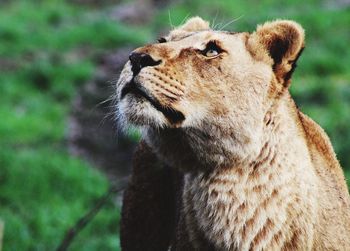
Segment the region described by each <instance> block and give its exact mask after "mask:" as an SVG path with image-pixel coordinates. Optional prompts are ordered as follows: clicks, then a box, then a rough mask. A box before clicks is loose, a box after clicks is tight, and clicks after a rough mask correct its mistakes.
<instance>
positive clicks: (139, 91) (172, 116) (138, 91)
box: [120, 79, 185, 124]
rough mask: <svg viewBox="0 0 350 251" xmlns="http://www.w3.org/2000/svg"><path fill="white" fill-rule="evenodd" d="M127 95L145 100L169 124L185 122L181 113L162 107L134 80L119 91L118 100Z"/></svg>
mask: <svg viewBox="0 0 350 251" xmlns="http://www.w3.org/2000/svg"><path fill="white" fill-rule="evenodd" d="M129 93H131V94H133V95H135V96H137V97H141V98H144V99H146V100H147V101H148V102H150V103H151V105H152V106H153V107H154V108H155V109H156V110H158V111H160V112H161V113H163V114H164V116H165V117H166V118H167V120H168V121H169V122H170V123H171V124H179V123H181V122H182V121H183V120H185V116H184V114H183V113H182V112H180V111H177V110H175V109H173V108H171V107H168V106H164V105H162V104H161V103H160V102H159V101H158V100H157V99H156V98H155V97H154V96H153V95H152V94H151V93H149V91H148V90H147V89H146V88H145V87H143V86H142V85H140V84H139V83H137V82H135V81H134V79H132V80H131V81H130V82H129V83H127V84H126V85H125V86H124V88H123V89H122V91H121V95H120V100H122V99H123V98H124V97H125V96H126V94H129Z"/></svg>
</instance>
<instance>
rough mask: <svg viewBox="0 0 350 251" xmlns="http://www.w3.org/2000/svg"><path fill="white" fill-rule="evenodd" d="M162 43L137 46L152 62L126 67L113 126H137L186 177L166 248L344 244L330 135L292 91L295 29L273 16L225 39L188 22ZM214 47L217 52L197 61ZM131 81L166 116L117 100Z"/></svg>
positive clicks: (346, 220) (343, 191) (348, 211)
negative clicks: (301, 108)
mask: <svg viewBox="0 0 350 251" xmlns="http://www.w3.org/2000/svg"><path fill="white" fill-rule="evenodd" d="M166 40H167V42H166V43H160V44H152V45H148V46H145V47H142V48H139V49H137V50H135V52H139V53H147V54H148V55H150V56H151V57H152V58H153V59H154V60H155V62H159V64H158V65H155V66H146V67H144V68H142V69H141V71H140V72H139V73H138V74H137V75H136V76H133V74H132V72H131V63H130V62H128V63H127V64H126V66H125V68H124V70H123V72H122V74H121V77H120V80H119V82H118V84H117V94H118V96H119V97H120V100H119V104H118V106H119V108H118V109H119V119H120V121H121V123H122V124H123V125H126V126H127V125H128V124H133V125H136V126H139V127H140V128H141V130H142V132H143V139H144V141H145V142H146V144H147V145H148V146H149V147H150V149H152V152H154V153H155V154H156V156H157V158H158V159H159V161H160V162H161V163H164V164H165V165H167V166H170V167H171V168H175V169H176V170H180V171H181V173H182V174H183V190H182V188H181V189H180V188H178V190H179V191H181V196H180V197H181V203H180V205H182V206H179V207H178V208H177V211H178V215H179V221H178V226H177V227H176V233H175V236H177V237H176V238H174V239H173V240H172V241H171V242H170V245H171V247H172V250H189V249H192V250H346V249H348V248H349V247H350V199H349V193H348V190H347V187H346V183H345V181H344V175H343V172H342V170H341V167H340V165H339V163H338V161H337V159H336V157H335V154H334V151H333V149H332V146H331V143H330V141H329V139H328V137H327V135H326V134H325V133H324V131H323V130H322V129H321V128H320V127H319V126H318V125H317V124H316V123H315V122H313V121H312V120H311V119H310V118H308V117H306V116H305V115H303V114H302V113H301V112H300V111H299V110H298V109H297V108H296V106H295V104H294V101H293V99H292V98H291V96H290V94H289V91H288V87H289V85H290V79H291V75H292V72H293V71H294V68H295V66H296V61H297V59H298V57H299V56H300V54H301V51H302V49H303V48H304V30H303V29H302V27H301V26H300V25H299V24H297V23H295V22H293V21H286V20H277V21H274V22H267V23H265V24H263V25H260V26H258V28H257V30H256V31H255V32H253V33H252V34H249V33H235V34H232V33H228V32H222V31H214V30H210V28H209V26H208V23H207V22H205V21H203V20H202V19H200V18H198V17H196V18H193V19H190V20H189V21H187V23H186V24H184V25H183V26H181V27H179V28H178V29H176V30H173V31H172V32H170V34H169V35H168V36H167V37H166ZM210 41H215V43H216V45H217V46H219V47H220V48H221V49H222V51H220V53H219V54H218V55H217V56H214V57H206V56H205V55H203V50H204V49H205V48H206V46H207V45H208V43H209V42H210ZM132 79H134V80H133V81H135V82H137V83H138V84H140V85H142V87H143V88H145V89H146V90H147V92H149V93H151V95H152V96H153V98H154V99H156V100H157V101H158V102H159V103H160V105H161V107H162V109H163V110H159V107H158V108H157V107H155V106H154V104H153V105H152V104H151V103H150V102H149V100H146V99H145V98H143V97H140V96H138V95H135V94H133V93H128V94H126V95H125V96H124V97H121V93H122V90H123V88H125V86H127V85H128V83H129V82H130V81H131V80H132ZM164 109H168V110H171V111H174V112H176V114H179V113H181V114H182V115H183V116H184V119H179V120H174V119H171V118H169V115H167V114H166V113H164ZM180 117H181V116H180ZM181 184H182V183H181ZM181 186H182V185H181ZM141 196H142V195H141ZM130 203H131V202H130ZM125 225H127V222H126V223H125ZM144 234H145V235H146V236H147V233H144ZM184 243H186V244H184ZM189 247H190V248H189Z"/></svg>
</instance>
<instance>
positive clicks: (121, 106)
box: [118, 94, 167, 129]
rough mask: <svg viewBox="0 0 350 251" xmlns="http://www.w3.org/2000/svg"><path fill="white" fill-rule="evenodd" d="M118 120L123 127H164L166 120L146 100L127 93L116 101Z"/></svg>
mask: <svg viewBox="0 0 350 251" xmlns="http://www.w3.org/2000/svg"><path fill="white" fill-rule="evenodd" d="M118 122H119V124H120V125H121V126H122V128H123V129H126V128H127V127H128V126H129V125H130V124H131V125H134V126H152V127H156V128H162V127H165V126H166V124H167V120H166V118H165V117H164V115H163V114H162V113H161V112H160V111H158V110H156V109H155V108H154V107H153V106H152V105H151V104H150V103H149V102H148V101H146V100H144V99H141V98H136V97H134V96H132V95H131V94H127V95H126V96H125V97H124V98H123V99H122V100H121V101H119V103H118Z"/></svg>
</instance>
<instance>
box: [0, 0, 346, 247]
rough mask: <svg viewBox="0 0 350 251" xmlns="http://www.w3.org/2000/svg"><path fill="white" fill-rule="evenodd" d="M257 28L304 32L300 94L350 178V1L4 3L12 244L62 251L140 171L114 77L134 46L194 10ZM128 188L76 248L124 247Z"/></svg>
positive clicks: (3, 164) (0, 45)
mask: <svg viewBox="0 0 350 251" xmlns="http://www.w3.org/2000/svg"><path fill="white" fill-rule="evenodd" d="M196 15H199V16H202V17H203V18H205V19H207V20H208V21H210V22H211V25H212V27H216V28H217V29H220V28H222V27H224V29H225V30H232V31H250V32H252V31H254V29H255V27H256V25H257V24H259V23H263V22H265V21H267V20H272V19H277V18H279V19H293V20H296V21H297V22H299V23H300V24H301V25H302V26H303V27H304V28H305V30H306V49H305V51H304V53H303V55H302V56H301V58H300V61H299V64H298V68H297V70H296V72H295V73H294V78H293V81H292V87H291V92H292V95H293V96H294V98H295V100H296V102H297V104H298V106H299V107H300V109H301V110H302V111H303V112H304V113H306V114H308V115H309V116H310V117H312V118H313V119H314V120H315V121H317V122H318V123H319V124H320V125H321V126H322V127H323V128H324V129H325V131H326V132H327V133H328V134H329V136H330V138H331V141H332V143H333V145H334V147H335V150H336V153H337V154H338V155H337V156H338V158H339V160H340V162H341V164H342V166H343V168H344V171H345V172H346V174H349V176H348V177H350V155H349V153H350V126H349V122H350V50H349V42H350V32H349V24H350V2H349V1H347V0H329V1H315V0H311V1H302V0H295V1H291V0H287V1H277V0H264V1H258V0H238V1H229V0H226V1H223V0H221V1H211V0H193V1H181V0H177V1H170V0H169V1H160V0H158V1H157V0H146V1H141V0H137V1H112V0H103V1H97V0H61V1H54V0H52V1H51V0H47V1H44V0H33V1H26V0H11V1H10V0H8V1H0V17H1V18H0V221H1V222H3V223H4V226H5V231H4V237H3V247H4V250H53V249H55V248H56V247H57V246H58V245H59V242H60V241H61V239H62V238H63V236H64V234H65V232H66V231H67V229H69V227H71V226H72V225H73V224H74V223H75V222H76V221H77V220H78V219H79V217H81V216H82V215H83V214H84V213H86V212H87V211H88V210H89V208H91V207H92V206H93V205H94V204H95V203H96V200H97V199H98V198H99V197H100V196H102V195H103V194H104V193H106V191H107V190H108V188H109V187H110V186H111V184H115V183H118V182H119V181H120V180H121V179H122V178H123V177H125V176H126V175H127V174H128V173H129V170H130V160H131V156H132V152H133V149H134V146H135V144H136V143H137V141H138V139H139V134H138V132H137V131H133V130H130V133H129V134H128V136H123V135H121V134H120V133H119V132H118V128H117V125H116V123H115V121H114V114H113V108H114V106H115V104H114V103H113V101H112V99H113V92H114V90H113V83H114V82H115V80H116V79H117V78H118V74H119V72H120V70H121V67H122V66H123V64H124V63H125V62H126V60H127V57H128V54H129V53H130V51H132V50H133V48H136V47H138V46H141V45H143V44H145V43H150V42H154V41H156V38H157V37H159V36H160V35H162V34H165V33H166V32H167V31H168V30H169V29H172V27H173V26H177V25H180V24H181V23H183V22H184V21H185V20H186V19H187V18H188V17H190V16H196ZM120 206H121V205H120V194H119V195H116V196H115V197H113V198H112V199H111V200H110V201H109V202H108V203H107V204H106V205H105V206H104V207H103V209H102V210H101V211H100V212H99V213H98V215H97V216H96V218H95V219H93V221H91V222H90V224H89V225H88V226H87V227H86V228H85V229H84V230H83V231H82V232H81V233H79V235H78V236H77V237H76V238H75V239H74V242H73V243H72V246H71V249H70V250H119V236H118V233H119V213H120Z"/></svg>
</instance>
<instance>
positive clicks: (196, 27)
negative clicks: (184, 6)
mask: <svg viewBox="0 0 350 251" xmlns="http://www.w3.org/2000/svg"><path fill="white" fill-rule="evenodd" d="M177 29H178V30H183V31H187V32H194V31H202V30H209V29H210V26H209V22H208V21H205V20H203V19H202V18H200V17H192V18H190V19H188V20H187V21H186V23H184V24H183V25H181V26H180V27H178V28H177Z"/></svg>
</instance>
